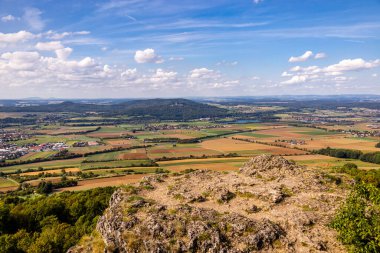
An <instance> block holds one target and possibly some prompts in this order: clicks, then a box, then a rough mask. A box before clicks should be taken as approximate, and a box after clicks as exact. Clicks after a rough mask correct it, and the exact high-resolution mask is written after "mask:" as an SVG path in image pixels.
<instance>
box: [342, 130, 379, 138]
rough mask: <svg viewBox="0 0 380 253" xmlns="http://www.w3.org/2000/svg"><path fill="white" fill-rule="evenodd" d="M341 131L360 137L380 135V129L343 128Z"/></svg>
mask: <svg viewBox="0 0 380 253" xmlns="http://www.w3.org/2000/svg"><path fill="white" fill-rule="evenodd" d="M341 132H343V133H346V134H351V135H353V136H354V137H358V138H366V137H380V131H358V130H341Z"/></svg>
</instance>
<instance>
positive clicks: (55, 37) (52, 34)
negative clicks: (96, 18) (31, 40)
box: [45, 30, 90, 40]
mask: <svg viewBox="0 0 380 253" xmlns="http://www.w3.org/2000/svg"><path fill="white" fill-rule="evenodd" d="M88 34H90V32H89V31H79V32H63V33H58V32H55V31H52V30H50V31H47V32H46V33H45V36H46V37H47V38H49V39H53V40H61V39H63V38H65V37H69V36H74V35H88Z"/></svg>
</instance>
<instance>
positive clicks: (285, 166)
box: [240, 155, 302, 178]
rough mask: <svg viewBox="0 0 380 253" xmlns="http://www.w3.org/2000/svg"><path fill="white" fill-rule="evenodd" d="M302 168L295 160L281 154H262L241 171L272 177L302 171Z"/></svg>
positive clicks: (245, 165)
mask: <svg viewBox="0 0 380 253" xmlns="http://www.w3.org/2000/svg"><path fill="white" fill-rule="evenodd" d="M301 170H302V168H301V167H300V166H297V165H296V164H295V163H294V162H291V161H288V160H286V159H285V158H283V157H281V156H273V155H261V156H256V157H254V158H252V159H251V160H250V161H248V162H247V163H246V164H244V166H243V167H242V168H240V172H241V173H242V174H244V175H247V176H255V175H259V176H260V175H261V174H262V173H263V174H265V176H267V177H268V176H270V177H275V178H278V177H284V176H288V175H296V174H298V173H300V172H301Z"/></svg>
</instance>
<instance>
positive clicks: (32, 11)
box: [22, 8, 45, 31]
mask: <svg viewBox="0 0 380 253" xmlns="http://www.w3.org/2000/svg"><path fill="white" fill-rule="evenodd" d="M41 14H42V12H41V11H40V10H39V9H37V8H27V9H25V12H24V15H23V16H22V18H23V20H25V22H26V23H27V24H28V26H29V27H30V28H31V29H32V30H36V31H40V30H42V29H44V27H45V22H44V20H42V18H41Z"/></svg>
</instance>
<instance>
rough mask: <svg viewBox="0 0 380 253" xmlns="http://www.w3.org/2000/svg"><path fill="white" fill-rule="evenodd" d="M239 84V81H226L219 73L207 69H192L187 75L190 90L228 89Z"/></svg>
mask: <svg viewBox="0 0 380 253" xmlns="http://www.w3.org/2000/svg"><path fill="white" fill-rule="evenodd" d="M239 84H240V81H239V80H226V79H225V78H224V77H223V76H222V75H221V73H220V72H218V71H215V70H212V69H208V68H196V69H193V70H191V71H190V72H189V75H188V85H189V87H190V88H192V89H198V90H202V89H220V88H222V89H228V88H232V87H236V86H237V85H239Z"/></svg>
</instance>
